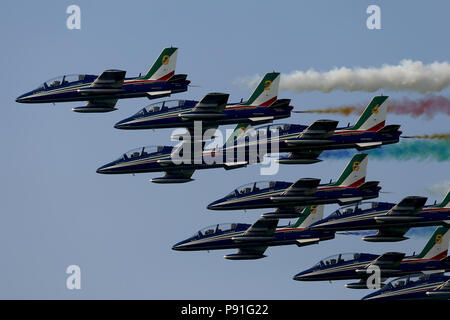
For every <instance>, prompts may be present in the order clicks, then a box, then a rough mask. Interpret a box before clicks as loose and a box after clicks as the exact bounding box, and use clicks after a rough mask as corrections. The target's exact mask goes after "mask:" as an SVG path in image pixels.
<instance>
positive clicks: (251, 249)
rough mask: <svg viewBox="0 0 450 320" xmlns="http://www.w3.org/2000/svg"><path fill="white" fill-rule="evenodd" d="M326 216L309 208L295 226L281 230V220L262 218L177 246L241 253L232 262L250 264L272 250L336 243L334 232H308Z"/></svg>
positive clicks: (203, 234) (231, 256)
mask: <svg viewBox="0 0 450 320" xmlns="http://www.w3.org/2000/svg"><path fill="white" fill-rule="evenodd" d="M322 216H323V206H308V207H306V208H305V209H304V211H303V212H302V216H301V217H300V218H299V219H298V220H297V221H296V222H295V223H294V224H293V225H287V226H279V227H278V219H267V218H261V219H259V220H257V221H256V222H255V223H253V224H252V225H250V224H244V223H232V224H226V225H223V224H218V225H213V226H210V227H206V228H204V229H202V230H200V231H198V232H197V233H196V234H195V235H193V236H192V237H190V238H188V239H186V240H183V241H181V242H179V243H177V244H175V245H174V246H173V247H172V249H173V250H177V251H196V250H220V249H238V252H237V253H233V254H228V255H226V256H225V257H224V258H225V259H229V260H250V259H260V258H264V257H266V256H265V255H264V252H265V251H266V250H267V248H268V247H271V246H283V245H290V244H296V245H297V246H299V247H302V246H307V245H311V244H317V243H319V242H320V241H325V240H330V239H334V236H335V233H334V232H311V231H310V230H309V228H308V226H309V225H311V224H312V223H313V222H314V221H317V220H320V219H321V218H322Z"/></svg>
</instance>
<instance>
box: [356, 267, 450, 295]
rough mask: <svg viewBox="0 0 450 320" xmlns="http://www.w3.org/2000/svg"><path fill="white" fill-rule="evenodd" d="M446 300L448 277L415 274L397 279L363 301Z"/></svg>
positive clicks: (448, 293)
mask: <svg viewBox="0 0 450 320" xmlns="http://www.w3.org/2000/svg"><path fill="white" fill-rule="evenodd" d="M388 299H391V300H412V299H414V300H417V299H419V300H448V299H450V277H449V276H446V275H445V274H443V273H441V274H423V273H420V274H416V275H408V276H404V277H401V278H397V279H394V280H392V281H391V282H389V283H388V284H386V285H385V286H383V287H382V288H381V289H380V290H377V291H375V292H373V293H370V294H368V295H367V296H365V297H364V298H363V300H388Z"/></svg>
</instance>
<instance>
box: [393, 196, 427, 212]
mask: <svg viewBox="0 0 450 320" xmlns="http://www.w3.org/2000/svg"><path fill="white" fill-rule="evenodd" d="M425 202H427V198H425V197H414V196H411V197H406V198H404V199H402V200H401V201H400V202H399V203H398V204H396V205H395V206H394V207H393V208H392V209H391V210H389V212H388V213H387V214H388V215H415V214H418V213H419V212H420V210H422V208H423V206H424V205H425Z"/></svg>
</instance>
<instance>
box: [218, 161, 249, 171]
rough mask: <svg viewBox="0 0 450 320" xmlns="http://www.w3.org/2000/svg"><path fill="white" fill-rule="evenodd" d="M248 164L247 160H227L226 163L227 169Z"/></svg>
mask: <svg viewBox="0 0 450 320" xmlns="http://www.w3.org/2000/svg"><path fill="white" fill-rule="evenodd" d="M247 164H248V162H247V161H239V162H226V163H225V164H224V165H225V166H224V168H225V170H232V169H237V168H243V167H246V166H247Z"/></svg>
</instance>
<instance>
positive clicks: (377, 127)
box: [367, 121, 385, 131]
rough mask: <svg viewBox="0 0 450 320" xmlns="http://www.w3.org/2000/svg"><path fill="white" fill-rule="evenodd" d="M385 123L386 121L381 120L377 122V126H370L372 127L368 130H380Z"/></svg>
mask: <svg viewBox="0 0 450 320" xmlns="http://www.w3.org/2000/svg"><path fill="white" fill-rule="evenodd" d="M384 123H385V122H384V121H383V122H380V123H379V124H377V125H376V126H374V127H372V128H370V129H368V130H367V131H378V130H380V129H381V128H383V127H384Z"/></svg>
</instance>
